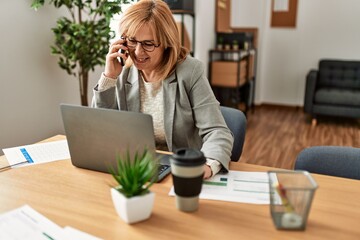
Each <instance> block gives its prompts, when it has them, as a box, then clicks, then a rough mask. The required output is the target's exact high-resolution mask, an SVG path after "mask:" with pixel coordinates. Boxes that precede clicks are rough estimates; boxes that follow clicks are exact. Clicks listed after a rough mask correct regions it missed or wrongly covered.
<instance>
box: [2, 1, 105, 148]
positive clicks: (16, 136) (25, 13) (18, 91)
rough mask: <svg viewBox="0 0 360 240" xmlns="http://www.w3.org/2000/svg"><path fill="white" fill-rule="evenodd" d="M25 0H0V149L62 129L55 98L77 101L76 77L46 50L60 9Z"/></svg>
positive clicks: (51, 41)
mask: <svg viewBox="0 0 360 240" xmlns="http://www.w3.org/2000/svg"><path fill="white" fill-rule="evenodd" d="M30 2H31V1H0V29H1V37H0V53H1V54H0V74H1V75H0V76H1V80H0V82H1V88H0V112H1V115H0V116H1V117H0V154H2V151H1V149H3V148H6V147H13V146H18V145H24V144H30V143H34V142H37V141H39V140H42V139H44V138H47V137H50V136H52V135H55V134H60V133H63V127H62V121H61V118H60V111H59V104H60V103H62V102H66V103H73V104H80V95H79V87H78V82H77V80H76V79H75V78H73V77H71V76H69V75H67V73H66V72H65V71H63V70H61V69H60V68H59V67H58V65H57V57H55V56H52V55H51V53H50V45H51V44H52V43H53V33H52V31H51V28H52V27H53V26H54V25H55V24H56V19H57V18H58V16H61V14H60V13H59V11H56V10H55V9H54V8H53V7H52V6H48V5H46V7H44V8H41V9H40V10H39V11H37V12H35V11H34V10H32V9H31V8H30ZM98 74H99V73H95V75H94V74H92V75H91V76H90V78H91V81H90V86H92V85H94V84H95V82H96V81H97V76H98ZM89 95H90V96H89V97H91V96H92V93H91V92H90V93H89Z"/></svg>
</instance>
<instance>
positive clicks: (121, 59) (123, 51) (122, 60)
mask: <svg viewBox="0 0 360 240" xmlns="http://www.w3.org/2000/svg"><path fill="white" fill-rule="evenodd" d="M122 39H123V38H122ZM123 45H124V46H126V42H124V43H123ZM120 53H125V50H124V49H120ZM120 64H121V66H124V65H125V61H124V59H123V58H122V57H120Z"/></svg>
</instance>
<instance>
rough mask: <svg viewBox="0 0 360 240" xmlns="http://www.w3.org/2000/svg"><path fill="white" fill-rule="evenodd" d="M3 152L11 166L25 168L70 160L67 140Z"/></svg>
mask: <svg viewBox="0 0 360 240" xmlns="http://www.w3.org/2000/svg"><path fill="white" fill-rule="evenodd" d="M3 151H4V153H5V156H6V159H7V160H8V162H9V165H10V166H13V165H17V166H18V165H19V164H21V166H23V165H28V164H36V163H45V162H51V161H56V160H62V159H69V158H70V153H69V147H68V144H67V141H66V140H60V141H54V142H46V143H37V144H32V145H25V146H19V147H13V148H5V149H3ZM22 163H23V164H22Z"/></svg>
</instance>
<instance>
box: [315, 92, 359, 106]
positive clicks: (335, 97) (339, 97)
mask: <svg viewBox="0 0 360 240" xmlns="http://www.w3.org/2000/svg"><path fill="white" fill-rule="evenodd" d="M315 103H318V104H333V105H351V106H356V107H359V106H360V90H348V89H341V88H340V89H337V88H320V89H318V90H317V91H316V93H315Z"/></svg>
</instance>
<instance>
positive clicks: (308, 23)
mask: <svg viewBox="0 0 360 240" xmlns="http://www.w3.org/2000/svg"><path fill="white" fill-rule="evenodd" d="M263 1H265V2H266V7H265V9H266V12H265V16H266V18H265V21H263V24H262V25H261V31H260V36H261V42H260V44H261V45H260V51H259V53H260V58H261V59H260V63H259V68H258V83H259V84H258V87H259V88H257V93H256V100H257V102H264V103H274V104H282V105H300V106H302V105H303V98H304V89H305V77H306V74H307V73H308V71H309V70H310V69H311V68H317V64H318V61H319V59H321V58H336V59H357V60H359V59H360V44H359V42H360V31H359V30H358V29H359V28H360V11H359V9H360V1H358V0H343V1H339V0H301V1H298V12H297V26H296V28H271V27H270V12H271V11H270V10H271V1H266V0H263Z"/></svg>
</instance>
